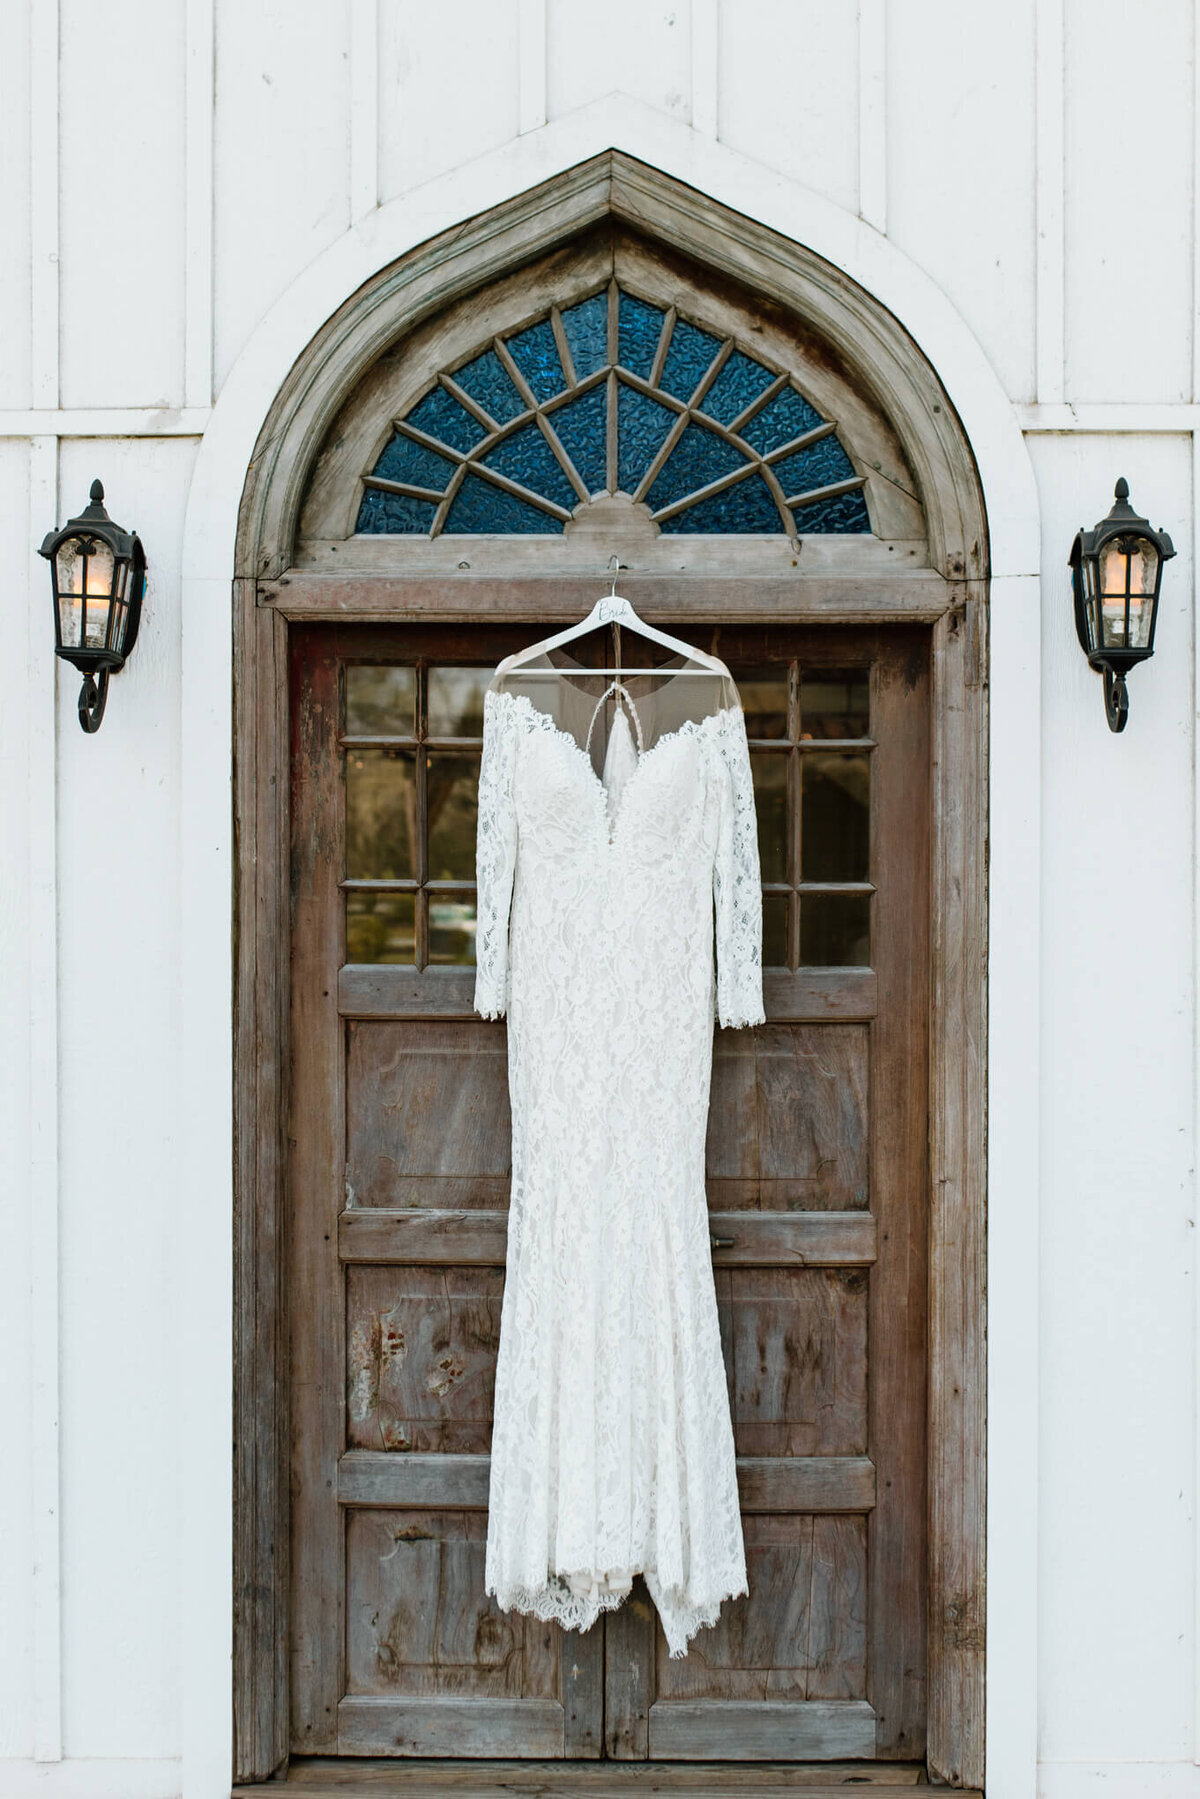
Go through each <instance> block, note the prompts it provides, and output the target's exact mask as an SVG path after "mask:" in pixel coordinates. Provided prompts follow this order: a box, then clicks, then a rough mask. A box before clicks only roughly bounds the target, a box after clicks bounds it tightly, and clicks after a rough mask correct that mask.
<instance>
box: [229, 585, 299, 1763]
mask: <svg viewBox="0 0 1200 1799" xmlns="http://www.w3.org/2000/svg"><path fill="white" fill-rule="evenodd" d="M233 600H234V617H235V621H236V628H235V669H234V679H235V685H236V688H237V692H238V696H239V697H238V707H237V716H236V732H237V742H236V754H235V786H234V808H235V816H236V820H237V834H238V842H239V845H240V846H241V850H242V853H243V856H244V858H245V860H244V862H243V865H242V871H241V876H240V879H239V882H238V888H237V898H236V904H237V920H238V928H237V937H236V955H235V962H234V983H235V985H234V1036H235V1067H236V1077H235V1089H234V1166H235V1189H236V1205H235V1210H234V1307H233V1312H234V1365H235V1368H236V1369H237V1370H238V1378H237V1380H236V1382H235V1386H234V1426H233V1429H234V1475H233V1478H234V1551H233V1554H234V1579H233V1586H234V1621H233V1638H234V1663H233V1719H234V1768H235V1771H236V1774H237V1777H238V1778H241V1779H264V1778H265V1777H266V1776H268V1775H269V1774H272V1773H273V1772H274V1771H275V1770H276V1769H277V1768H278V1767H279V1766H280V1764H281V1763H282V1762H283V1761H284V1760H285V1758H286V1756H287V1752H288V1710H287V1703H286V1694H287V1653H288V1637H289V1592H288V1588H289V1579H290V1575H289V1566H288V1551H289V1536H288V1532H287V1530H286V1529H282V1530H281V1529H280V1518H281V1516H286V1512H287V1508H288V1484H289V1469H288V1461H289V1454H290V1443H289V1418H288V1399H289V1384H288V1382H287V1381H286V1380H282V1379H280V1378H279V1370H280V1363H281V1360H282V1359H283V1357H284V1356H285V1355H286V1350H285V1347H284V1345H285V1342H286V1330H287V1313H286V1295H287V1253H286V1251H287V1246H286V1238H285V1233H284V1231H283V1230H282V1229H281V1219H280V1213H279V1184H280V1171H281V1169H282V1166H283V1161H284V1153H283V1098H284V1093H285V1079H284V1076H285V1070H286V1058H287V1051H288V1026H289V1020H288V978H287V955H286V944H287V933H288V916H287V880H286V870H287V861H288V842H287V828H288V826H287V783H286V780H285V779H284V778H282V777H281V776H280V772H279V762H278V757H279V749H280V745H281V744H286V742H287V706H288V683H287V659H286V651H287V646H286V627H284V628H282V629H281V628H280V625H277V626H276V627H274V628H272V627H271V626H270V625H269V624H268V622H267V618H266V616H265V614H264V613H263V612H262V610H261V609H260V608H258V607H256V605H255V598H254V587H253V583H252V582H247V581H239V582H235V583H234V596H233ZM281 623H282V621H281Z"/></svg>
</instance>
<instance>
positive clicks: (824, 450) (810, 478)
mask: <svg viewBox="0 0 1200 1799" xmlns="http://www.w3.org/2000/svg"><path fill="white" fill-rule="evenodd" d="M771 467H772V468H773V469H774V470H775V473H776V474H777V475H778V477H779V481H780V484H781V486H782V488H783V491H784V493H785V494H786V495H787V496H788V498H789V499H790V498H791V496H792V495H793V494H798V493H808V492H810V491H811V489H812V488H814V487H829V486H831V485H832V483H833V482H834V481H850V480H853V478H854V476H855V475H856V474H857V473H858V471H857V469H856V468H855V467H854V464H853V463H852V462H851V460H850V458H849V457H848V456H847V454H846V452H845V450H843V448H842V446H841V444H840V443H839V442H838V440H837V438H836V437H823V438H822V439H821V441H820V443H815V444H810V445H809V447H808V449H807V450H797V451H796V453H795V455H794V456H783V457H781V458H780V460H779V461H778V462H773V463H772V464H771Z"/></svg>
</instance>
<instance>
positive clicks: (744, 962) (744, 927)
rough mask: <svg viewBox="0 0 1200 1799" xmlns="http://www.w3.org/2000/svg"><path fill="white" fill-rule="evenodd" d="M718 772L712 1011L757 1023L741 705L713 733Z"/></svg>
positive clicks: (753, 822)
mask: <svg viewBox="0 0 1200 1799" xmlns="http://www.w3.org/2000/svg"><path fill="white" fill-rule="evenodd" d="M716 743H717V752H718V771H719V778H720V818H719V837H718V842H717V857H716V862H715V864H714V867H713V899H714V902H715V908H716V926H717V1017H718V1019H719V1021H720V1022H721V1024H723V1025H730V1026H735V1027H736V1026H739V1025H747V1024H762V1023H763V1022H764V1020H765V1018H766V1014H765V1012H764V1011H763V998H762V882H761V876H760V874H759V866H758V822H757V819H756V816H755V811H754V787H753V784H752V781H751V778H750V751H749V748H748V747H747V743H746V721H745V718H744V717H743V715H742V710H741V708H740V706H735V707H732V708H730V710H729V711H727V712H725V713H723V714H722V716H721V719H720V724H719V729H718V731H717V737H716Z"/></svg>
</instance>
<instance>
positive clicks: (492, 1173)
mask: <svg viewBox="0 0 1200 1799" xmlns="http://www.w3.org/2000/svg"><path fill="white" fill-rule="evenodd" d="M347 1035H348V1040H349V1055H348V1067H347V1076H346V1083H347V1096H346V1097H347V1138H348V1142H347V1158H346V1183H347V1204H348V1205H351V1206H387V1205H395V1204H397V1203H401V1204H409V1205H412V1204H418V1205H419V1204H421V1203H425V1204H431V1203H432V1204H435V1205H450V1206H452V1205H455V1204H458V1205H462V1204H464V1203H469V1202H468V1201H467V1199H466V1198H465V1197H464V1195H467V1194H471V1193H473V1192H479V1193H481V1195H482V1196H490V1195H492V1194H494V1193H495V1191H496V1188H497V1185H498V1184H499V1183H501V1182H505V1181H507V1178H508V1174H509V1169H510V1167H511V1160H512V1157H511V1144H512V1116H511V1113H510V1111H509V1104H508V1058H507V1050H506V1039H505V1034H504V1032H503V1030H497V1028H496V1026H495V1025H492V1024H485V1023H484V1022H483V1021H482V1020H478V1019H477V1020H473V1021H466V1020H464V1021H462V1022H455V1021H451V1020H448V1019H447V1020H440V1019H439V1020H430V1019H422V1020H414V1021H413V1022H411V1023H404V1024H391V1023H389V1024H382V1023H379V1024H365V1023H363V1022H361V1021H359V1020H351V1021H350V1023H349V1024H348V1026H347ZM427 1177H432V1178H434V1179H436V1180H437V1181H438V1183H439V1186H438V1190H437V1194H436V1198H435V1197H434V1195H433V1194H430V1195H429V1196H428V1197H424V1195H425V1182H426V1179H427ZM448 1182H449V1183H453V1188H454V1190H453V1192H450V1191H447V1190H446V1189H447V1183H448ZM480 1182H481V1183H483V1185H482V1186H479V1185H477V1184H476V1183H480ZM398 1193H399V1194H402V1195H403V1197H402V1198H399V1199H398Z"/></svg>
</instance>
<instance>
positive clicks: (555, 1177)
mask: <svg viewBox="0 0 1200 1799" xmlns="http://www.w3.org/2000/svg"><path fill="white" fill-rule="evenodd" d="M546 666H547V669H548V668H549V665H548V664H547V665H546ZM543 672H544V671H543ZM586 685H587V683H586V682H582V678H581V679H580V680H579V681H571V680H567V679H566V678H564V677H560V678H551V679H550V680H549V682H548V683H543V685H542V686H541V687H540V688H539V687H537V686H535V685H534V684H533V682H532V681H530V682H529V683H528V684H527V690H526V691H514V690H512V689H511V688H510V687H507V686H505V684H504V682H503V680H500V681H498V682H496V683H493V688H492V690H491V691H489V693H488V694H487V697H486V700H485V708H484V734H483V763H482V770H481V774H480V782H479V831H478V883H479V892H478V928H477V958H478V973H477V979H476V988H475V1006H476V1009H477V1011H479V1012H480V1013H482V1014H483V1015H484V1016H485V1017H488V1018H497V1017H500V1016H501V1015H503V1014H504V1013H505V1012H507V1016H508V1069H509V1088H510V1094H511V1100H512V1121H513V1142H512V1198H511V1207H510V1212H509V1225H508V1260H507V1274H506V1284H505V1290H504V1301H503V1309H502V1313H501V1324H500V1344H499V1357H498V1361H497V1368H496V1400H495V1423H494V1430H493V1440H492V1464H491V1494H490V1504H489V1515H488V1534H487V1555H486V1576H485V1579H486V1586H487V1590H488V1592H489V1593H492V1594H494V1595H495V1598H496V1600H497V1602H498V1604H499V1605H500V1606H501V1607H502V1608H504V1609H505V1610H509V1609H512V1610H517V1611H522V1612H531V1613H533V1614H535V1615H536V1616H537V1617H539V1618H546V1619H553V1620H555V1621H556V1622H558V1623H559V1624H561V1625H563V1626H565V1627H567V1628H571V1629H581V1630H585V1629H587V1628H588V1626H589V1625H591V1624H592V1623H593V1622H594V1621H595V1619H596V1617H597V1615H598V1614H599V1613H600V1612H601V1611H603V1610H607V1609H609V1608H611V1607H614V1606H616V1605H618V1604H620V1602H621V1600H622V1599H623V1598H624V1596H625V1594H626V1593H627V1592H628V1591H629V1587H630V1584H631V1582H632V1580H633V1577H634V1575H635V1574H638V1573H642V1574H644V1576H645V1580H646V1584H647V1587H648V1588H649V1591H650V1593H651V1596H652V1597H653V1599H654V1602H655V1604H656V1606H657V1607H658V1611H659V1615H660V1617H661V1619H662V1623H663V1629H664V1632H665V1635H666V1639H667V1644H668V1647H669V1650H670V1653H671V1654H672V1655H682V1654H683V1653H684V1650H685V1648H686V1645H687V1641H688V1639H689V1637H691V1636H692V1635H693V1634H694V1633H695V1631H697V1630H698V1629H700V1627H701V1626H702V1625H705V1624H711V1623H712V1622H714V1621H715V1619H716V1617H717V1614H718V1612H719V1610H720V1606H721V1602H722V1600H724V1599H726V1598H729V1597H731V1596H734V1595H737V1594H739V1593H744V1592H745V1591H746V1566H745V1556H744V1550H743V1545H742V1532H741V1520H740V1516H739V1511H738V1496H737V1484H736V1476H735V1467H734V1451H733V1433H732V1428H731V1425H730V1416H729V1397H728V1393H727V1389H726V1382H725V1370H724V1366H723V1362H722V1356H721V1345H720V1340H719V1334H718V1325H717V1307H716V1296H715V1290H714V1285H713V1274H712V1263H711V1246H710V1242H709V1231H708V1215H707V1209H706V1201H705V1190H704V1142H705V1132H706V1123H707V1115H708V1095H709V1077H710V1070H711V1056H712V1030H713V1017H714V967H713V946H714V917H715V942H716V971H715V1012H716V1015H717V1017H718V1018H719V1020H720V1022H721V1024H723V1025H748V1024H756V1023H759V1022H761V1020H762V1018H763V1008H762V977H761V918H762V910H761V895H760V886H759V865H758V847H757V832H756V827H755V814H754V797H753V791H752V788H751V780H750V762H749V755H748V752H747V748H746V732H745V724H744V721H743V717H742V712H741V709H740V706H739V705H738V702H737V695H736V692H735V691H734V690H733V684H732V682H731V681H728V680H727V679H726V680H723V681H714V682H709V683H706V682H705V681H703V680H698V681H696V682H695V683H694V684H693V686H692V687H691V688H690V689H689V687H688V682H687V681H686V680H685V681H683V682H680V681H671V680H669V681H667V682H666V685H665V687H663V686H661V685H660V686H659V687H658V690H657V692H654V693H652V694H646V695H643V696H642V697H633V698H632V699H631V700H630V699H628V698H627V699H626V700H625V702H624V703H622V702H621V701H619V700H618V702H617V703H616V705H615V708H614V711H615V717H614V719H613V722H612V726H611V731H610V735H609V738H608V750H607V756H606V758H605V762H604V770H603V776H601V775H600V774H598V773H597V772H596V769H595V767H594V766H593V763H592V760H591V757H590V755H589V753H588V750H587V749H585V747H584V746H583V742H582V741H581V740H582V739H583V738H584V725H585V722H586V721H587V720H588V719H589V717H590V716H591V715H592V713H593V707H594V705H595V701H594V699H593V697H592V695H591V694H588V693H586V692H584V691H582V686H586ZM646 685H647V686H649V685H651V684H650V683H646ZM602 689H603V682H601V683H599V684H595V685H593V687H592V694H596V693H600V692H601V691H602ZM672 689H674V690H675V692H674V693H672V691H671V690H672ZM684 690H687V691H686V692H685V691H684ZM531 692H532V694H534V695H535V696H536V697H537V701H538V703H536V704H535V703H534V698H531V697H530V696H531ZM706 705H707V706H708V710H707V711H706V710H705V706H706ZM547 706H549V707H552V709H553V710H552V711H551V710H547V709H545V708H546V707H547ZM627 709H628V712H629V715H630V716H632V718H633V721H634V723H635V724H636V725H637V726H638V728H639V736H641V735H643V727H645V729H644V735H645V737H646V739H647V740H649V739H651V738H653V742H652V747H649V748H646V749H645V750H644V751H643V752H642V753H641V754H640V755H639V754H638V751H637V750H636V749H635V747H634V743H633V738H632V734H631V732H630V727H629V717H628V716H627ZM560 720H561V721H564V722H558V721H560ZM672 720H678V721H679V722H678V723H676V724H675V725H674V728H665V727H668V726H670V725H671V723H672ZM652 725H654V726H656V727H657V735H655V733H654V730H653V729H652V728H651V726H652ZM589 730H590V726H589Z"/></svg>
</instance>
